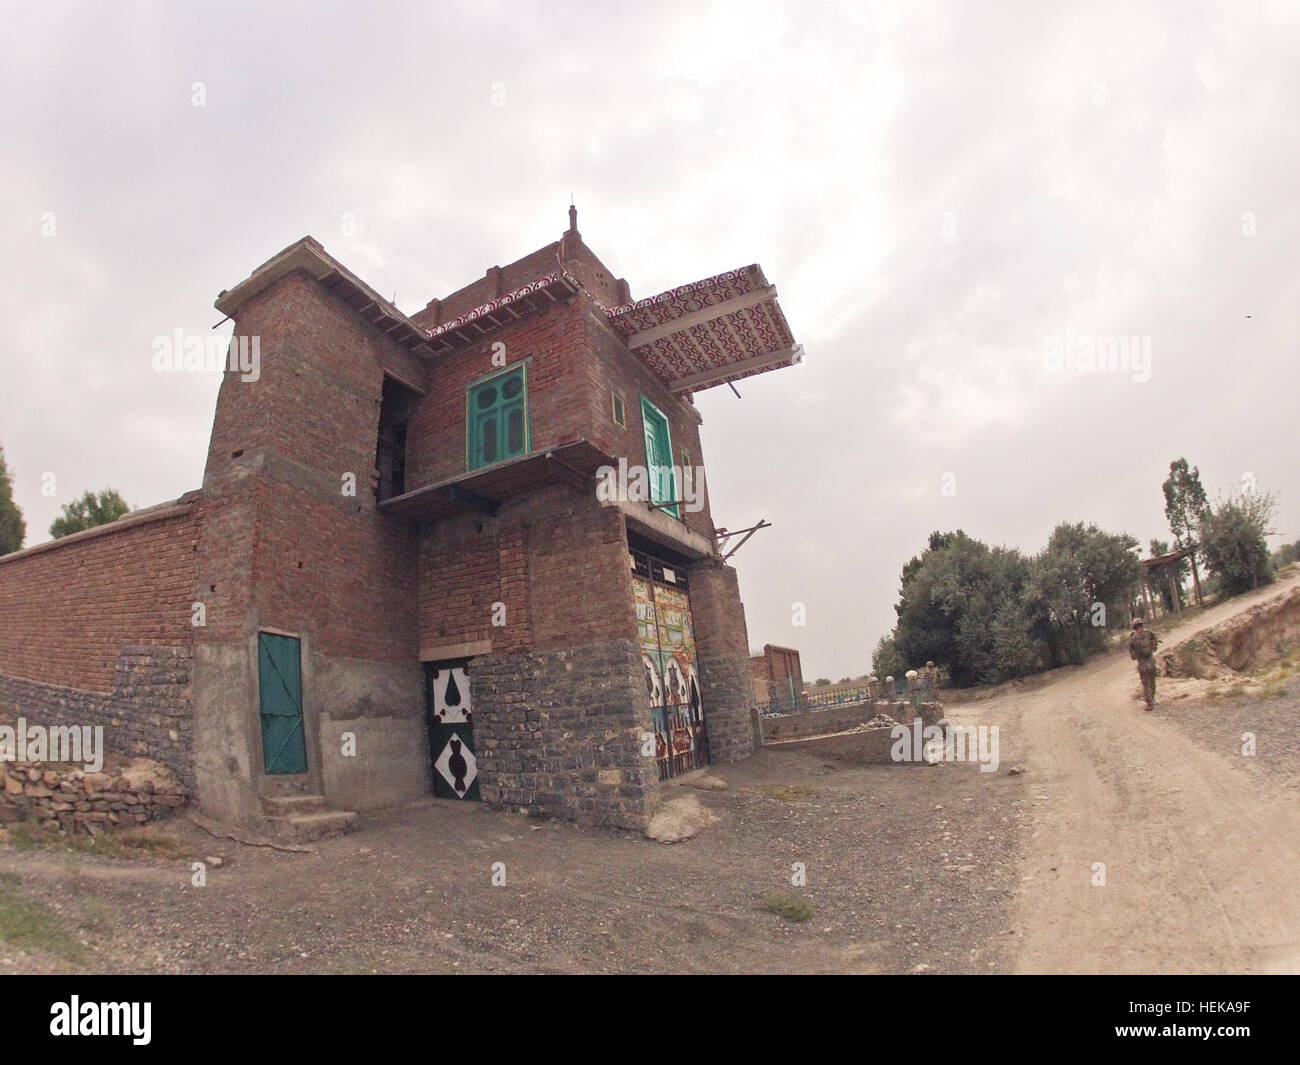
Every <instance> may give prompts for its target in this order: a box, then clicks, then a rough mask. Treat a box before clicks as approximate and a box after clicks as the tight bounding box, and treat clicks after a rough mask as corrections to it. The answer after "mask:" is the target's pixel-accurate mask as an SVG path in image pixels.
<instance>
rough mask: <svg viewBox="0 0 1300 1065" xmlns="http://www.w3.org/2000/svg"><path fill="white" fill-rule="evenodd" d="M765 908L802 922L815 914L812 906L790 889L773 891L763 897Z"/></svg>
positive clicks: (780, 915) (796, 921)
mask: <svg viewBox="0 0 1300 1065" xmlns="http://www.w3.org/2000/svg"><path fill="white" fill-rule="evenodd" d="M763 909H765V910H766V911H767V912H768V913H774V914H776V915H777V916H778V917H784V918H785V919H786V920H787V921H794V922H795V923H796V924H800V923H802V922H804V921H806V920H808V918H809V917H811V916H812V915H813V910H812V907H811V906H809V905H808V903H806V902H804V900H803V899H801V898H800V897H799V896H798V895H795V894H792V893H791V892H789V891H773V892H772V893H771V894H770V895H766V896H764V898H763Z"/></svg>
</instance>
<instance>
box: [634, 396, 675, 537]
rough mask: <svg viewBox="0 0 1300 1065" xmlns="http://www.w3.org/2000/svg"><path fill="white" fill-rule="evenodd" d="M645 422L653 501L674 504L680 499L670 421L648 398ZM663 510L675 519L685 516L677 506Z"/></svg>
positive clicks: (643, 406) (643, 404) (644, 401)
mask: <svg viewBox="0 0 1300 1065" xmlns="http://www.w3.org/2000/svg"><path fill="white" fill-rule="evenodd" d="M641 423H642V425H643V426H644V428H645V463H646V470H647V472H648V473H649V474H650V502H652V503H668V502H671V501H673V500H675V499H676V498H677V485H676V482H675V481H674V480H673V442H672V437H671V435H670V434H669V431H668V419H667V418H666V417H665V416H664V413H663V411H661V410H660V409H659V408H658V407H656V406H655V405H654V404H653V403H651V402H650V401H649V400H648V399H646V398H645V396H642V397H641ZM662 509H663V510H665V511H667V512H668V513H669V514H671V515H672V516H673V517H674V518H680V517H681V514H679V513H678V510H677V506H676V504H674V505H673V506H671V507H663V508H662Z"/></svg>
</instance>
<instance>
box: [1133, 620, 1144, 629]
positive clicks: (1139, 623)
mask: <svg viewBox="0 0 1300 1065" xmlns="http://www.w3.org/2000/svg"><path fill="white" fill-rule="evenodd" d="M1133 627H1134V628H1135V629H1140V628H1141V627H1142V619H1141V618H1134V619H1133Z"/></svg>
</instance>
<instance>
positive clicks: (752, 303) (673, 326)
mask: <svg viewBox="0 0 1300 1065" xmlns="http://www.w3.org/2000/svg"><path fill="white" fill-rule="evenodd" d="M773 299H776V286H775V285H768V286H767V287H766V288H759V289H755V290H754V291H753V292H746V293H745V294H744V295H743V296H733V297H732V298H731V299H729V300H723V301H722V302H721V303H715V304H713V306H711V307H704V308H702V309H700V310H698V311H692V312H691V313H690V314H683V315H682V316H681V317H680V318H674V319H673V320H672V321H671V322H664V323H663V324H662V325H656V326H653V327H652V328H650V329H643V330H641V332H639V333H633V334H632V335H631V336H630V337H628V338H627V346H628V347H629V348H643V347H645V346H646V345H647V344H653V343H654V342H655V341H656V340H662V339H663V338H664V337H667V336H672V335H673V334H674V333H680V332H682V331H684V330H687V329H690V328H691V327H692V326H697V325H703V324H704V323H705V322H711V321H713V320H714V319H715V318H721V317H722V316H723V315H724V314H735V313H736V312H737V311H744V310H748V309H749V308H750V307H756V306H757V305H758V304H760V303H765V302H766V301H767V300H773Z"/></svg>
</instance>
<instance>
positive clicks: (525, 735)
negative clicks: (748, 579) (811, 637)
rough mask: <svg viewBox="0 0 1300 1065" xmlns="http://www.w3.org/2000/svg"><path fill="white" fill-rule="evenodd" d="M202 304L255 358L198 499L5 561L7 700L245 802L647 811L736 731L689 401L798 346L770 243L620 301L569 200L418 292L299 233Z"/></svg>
mask: <svg viewBox="0 0 1300 1065" xmlns="http://www.w3.org/2000/svg"><path fill="white" fill-rule="evenodd" d="M216 306H217V308H218V309H219V310H221V311H222V312H223V313H225V314H227V315H228V316H230V317H231V318H232V319H233V320H234V322H235V337H234V339H233V340H232V345H233V346H234V347H236V348H238V346H239V345H240V344H241V343H242V344H244V346H245V350H248V347H249V345H250V343H251V344H252V345H253V348H252V350H255V351H257V352H259V357H260V367H259V372H258V373H257V374H256V375H250V374H241V373H239V372H237V371H236V372H228V373H226V374H225V376H224V377H223V379H222V383H221V387H220V392H219V396H218V400H217V408H216V415H215V419H214V424H213V428H212V437H211V443H210V446H209V450H208V457H207V464H206V468H205V471H204V477H203V485H202V488H201V490H199V491H197V492H192V493H188V494H187V495H186V496H184V497H182V498H181V499H179V500H177V501H175V502H174V503H170V504H165V505H163V506H161V507H156V508H152V509H151V510H148V511H140V512H136V513H134V514H132V515H130V516H128V517H127V518H124V519H122V520H120V521H118V522H115V523H113V524H112V525H109V526H103V527H101V528H98V529H93V530H89V531H87V532H85V533H82V534H78V535H76V536H72V537H67V538H65V539H63V540H59V541H54V542H52V543H48V544H42V545H38V546H36V547H33V548H30V549H28V550H25V551H21V552H17V553H15V554H13V555H9V556H6V557H4V558H3V559H0V702H3V703H5V704H8V705H9V706H11V707H14V708H16V709H18V710H20V711H22V712H23V713H25V715H26V716H27V718H28V719H29V720H34V719H45V720H48V721H50V722H55V721H57V720H65V719H66V720H68V721H76V722H77V723H92V724H93V723H103V724H105V725H106V726H107V728H106V742H107V744H108V746H109V747H110V749H112V748H114V747H115V746H116V748H117V749H119V750H122V751H125V752H127V753H132V752H134V753H148V754H150V755H152V756H154V757H159V758H161V759H162V760H164V761H166V762H167V763H168V764H169V765H171V766H172V768H174V769H175V770H176V771H177V772H178V773H180V774H181V776H182V778H183V779H184V780H185V781H186V782H187V783H188V784H189V785H190V786H191V787H192V788H193V789H194V791H195V793H196V796H197V801H198V804H199V806H200V808H201V809H202V810H204V811H205V812H207V813H208V814H210V815H212V816H214V817H216V818H218V819H221V820H223V821H226V822H228V823H234V824H245V825H250V826H253V825H260V824H263V823H264V821H265V818H267V817H268V816H271V817H273V818H279V819H282V820H283V819H286V818H287V819H289V820H296V821H302V820H303V819H314V820H315V821H319V822H320V823H321V824H326V823H328V822H330V821H331V820H334V819H338V818H344V817H348V816H350V813H349V812H350V811H357V810H366V809H373V808H378V807H384V806H391V805H394V804H398V803H401V802H404V801H408V800H410V799H414V798H418V797H420V796H423V795H427V794H429V793H430V791H432V792H433V794H435V795H439V796H443V797H447V798H456V799H465V798H468V799H471V800H472V799H481V800H483V801H486V802H489V803H493V804H500V805H509V806H515V807H527V808H530V809H536V810H539V811H543V812H547V813H550V814H554V815H558V816H565V817H574V818H578V819H580V820H584V821H589V822H594V823H602V824H611V825H620V826H629V827H633V826H639V825H641V824H643V823H644V821H645V819H646V817H647V816H648V815H649V813H650V812H651V811H652V810H653V808H654V806H655V804H656V803H657V794H658V783H659V781H660V780H661V779H663V778H665V777H667V776H670V775H673V774H675V773H679V772H683V771H685V770H687V769H690V768H693V767H695V766H698V765H702V764H704V763H706V762H708V761H711V760H712V761H717V760H731V759H737V758H743V757H745V756H747V755H748V754H750V753H751V751H752V750H753V747H754V742H755V741H754V735H753V731H752V725H751V717H750V707H751V704H752V703H753V702H754V697H753V688H752V683H751V673H750V663H749V652H748V642H747V636H746V629H745V618H744V608H743V606H742V604H741V600H740V593H739V589H738V584H737V579H736V573H735V571H734V569H732V568H731V567H730V566H728V565H726V564H725V562H724V561H723V559H722V557H721V554H720V551H719V547H718V537H717V534H716V531H715V528H714V525H713V520H712V516H711V514H710V510H709V505H708V495H707V483H706V480H705V477H704V473H703V465H704V464H703V457H702V453H701V445H700V423H701V418H700V415H699V414H698V412H697V411H696V408H695V405H694V401H693V393H694V392H696V391H699V390H701V389H704V388H709V387H714V386H717V385H721V384H724V383H727V382H733V381H736V380H738V379H740V378H743V377H747V376H750V375H752V374H756V373H762V372H765V371H767V370H770V369H774V368H777V367H780V366H785V365H789V364H790V363H791V362H793V361H796V360H797V358H798V357H799V355H798V348H797V346H796V345H795V343H794V339H793V337H792V335H791V333H790V329H789V327H788V325H787V324H786V321H785V318H784V316H783V315H782V313H781V310H780V308H779V306H778V305H777V303H776V293H775V289H773V288H772V287H771V286H770V285H769V284H768V282H767V281H766V279H765V278H764V276H763V273H762V271H761V270H760V269H759V268H758V267H757V266H750V267H746V268H744V269H741V270H736V271H732V272H729V273H726V274H721V275H718V276H717V277H713V278H709V279H707V280H705V281H701V282H697V283H695V284H693V285H685V286H682V287H680V288H677V289H673V290H670V291H668V292H665V293H662V294H660V295H658V296H655V297H652V298H650V299H643V300H640V301H633V300H632V297H631V293H630V290H629V287H628V284H627V282H626V281H623V280H621V279H618V278H615V277H614V275H613V274H612V272H611V271H610V270H609V269H608V268H607V267H606V266H605V265H604V264H603V263H602V262H601V261H600V259H599V258H597V257H596V255H595V254H594V253H593V252H592V251H590V250H589V249H588V248H587V246H586V245H585V244H584V243H583V240H582V237H581V236H580V234H579V233H578V230H577V225H576V211H575V210H574V209H572V208H570V221H569V228H568V231H567V232H566V233H565V234H564V235H563V237H562V238H561V239H560V240H559V241H557V242H556V243H554V244H551V245H549V246H547V247H544V248H542V249H540V250H538V251H536V252H534V253H532V254H531V255H527V256H525V257H524V258H522V259H520V260H518V261H516V262H514V263H511V264H510V265H508V266H505V267H492V268H491V269H489V270H488V271H487V273H486V275H485V276H484V277H482V278H480V279H479V280H477V281H475V282H474V283H472V284H470V285H467V286H466V287H464V288H462V289H460V290H458V291H456V292H454V293H452V294H451V295H449V296H447V297H446V298H444V299H441V300H438V299H435V300H432V301H430V303H429V304H428V306H427V307H425V308H424V310H422V311H420V312H418V313H416V314H414V315H412V316H410V317H408V316H406V315H405V314H403V313H402V312H400V311H399V310H397V308H396V307H394V306H393V305H392V304H391V303H389V302H388V301H386V300H384V299H383V298H382V297H380V296H379V295H378V294H377V293H375V292H374V291H373V290H372V289H370V288H369V287H368V286H367V285H365V284H364V283H363V282H362V281H360V280H359V279H358V278H357V277H356V276H355V275H353V274H352V273H351V272H349V271H348V270H347V269H346V268H345V267H344V266H343V265H342V264H340V263H339V262H337V261H336V260H335V259H333V258H332V257H331V256H330V255H328V254H327V253H326V252H325V250H324V248H323V247H322V246H321V245H320V244H319V243H318V242H316V241H315V240H313V239H312V238H310V237H307V238H304V239H302V240H300V241H298V242H297V243H295V244H293V245H291V246H290V247H288V248H286V249H285V250H284V251H283V252H281V253H280V254H278V255H276V256H275V257H274V258H272V259H271V260H269V261H268V262H267V263H265V264H263V265H262V266H261V267H259V268H258V269H257V270H255V271H253V273H252V274H251V275H250V276H249V277H248V278H246V279H245V280H244V281H241V282H240V283H239V284H238V285H236V286H235V287H234V288H232V289H230V290H228V291H223V292H222V293H221V294H220V295H219V297H218V299H217V301H216ZM638 472H639V473H640V474H641V476H640V479H639V480H638ZM616 473H617V474H621V475H622V476H616ZM616 489H618V490H616ZM622 489H628V490H627V491H624V490H622ZM295 811H297V812H295Z"/></svg>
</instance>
